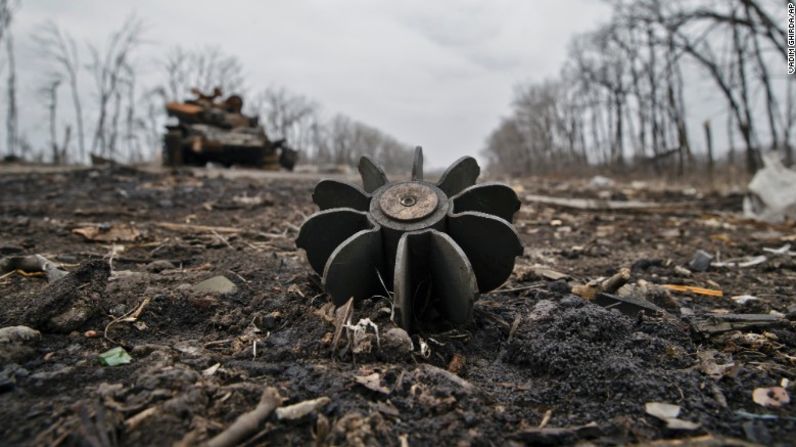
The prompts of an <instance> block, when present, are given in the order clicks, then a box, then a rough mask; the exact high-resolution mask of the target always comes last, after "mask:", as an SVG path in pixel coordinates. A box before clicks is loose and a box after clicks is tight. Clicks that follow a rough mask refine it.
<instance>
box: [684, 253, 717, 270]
mask: <svg viewBox="0 0 796 447" xmlns="http://www.w3.org/2000/svg"><path fill="white" fill-rule="evenodd" d="M712 261H713V255H711V254H710V253H708V252H706V251H704V250H697V251H696V252H695V253H694V256H693V257H692V258H691V261H690V262H689V263H688V267H689V268H690V269H691V270H692V271H694V272H704V271H707V269H709V268H710V263H711V262H712Z"/></svg>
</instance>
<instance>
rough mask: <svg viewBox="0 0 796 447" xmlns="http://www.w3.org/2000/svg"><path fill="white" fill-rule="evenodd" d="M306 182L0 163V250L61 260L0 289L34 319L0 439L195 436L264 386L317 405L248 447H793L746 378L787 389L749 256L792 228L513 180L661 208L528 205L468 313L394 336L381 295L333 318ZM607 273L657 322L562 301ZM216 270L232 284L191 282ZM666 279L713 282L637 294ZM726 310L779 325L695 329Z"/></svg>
mask: <svg viewBox="0 0 796 447" xmlns="http://www.w3.org/2000/svg"><path fill="white" fill-rule="evenodd" d="M314 183H315V182H314V181H313V180H310V179H306V178H303V179H289V178H283V177H279V178H267V177H266V178H246V177H245V176H236V178H227V179H224V178H208V177H201V176H196V175H193V174H191V173H185V172H183V173H152V172H149V173H145V172H141V171H137V170H133V169H123V168H103V169H90V170H80V171H64V172H55V173H47V172H29V173H26V172H13V173H10V172H6V173H4V174H0V191H2V194H0V258H3V257H9V256H23V255H33V254H39V255H42V256H44V257H45V258H47V259H49V260H50V261H52V262H53V263H55V264H56V265H58V266H59V268H60V269H62V270H64V271H65V272H67V273H68V275H67V276H65V277H64V278H62V279H60V280H57V281H53V282H50V283H48V279H47V275H45V274H43V273H41V274H35V273H33V274H31V273H29V272H28V273H27V274H23V273H24V272H16V271H11V272H8V273H6V274H4V275H2V278H1V279H0V309H2V310H0V327H7V326H16V325H25V326H28V327H30V328H32V329H35V330H38V331H39V332H40V335H38V334H33V335H30V334H29V335H27V336H26V335H24V334H23V335H20V336H18V337H16V339H14V340H10V341H2V340H0V357H2V358H0V360H2V371H0V421H2V423H1V424H0V444H3V445H32V444H35V445H91V446H99V445H197V444H202V443H203V442H205V441H207V440H208V439H211V438H213V437H214V436H216V435H217V434H219V433H221V432H222V431H224V430H225V429H226V428H227V427H229V426H230V424H232V423H233V422H234V421H235V420H236V418H237V417H238V416H240V415H241V414H243V413H245V412H248V411H251V410H253V409H254V408H255V407H256V406H257V404H258V402H259V400H260V396H261V395H262V394H263V391H264V390H265V389H266V388H268V387H274V388H276V390H278V393H279V395H280V396H281V397H282V399H283V403H282V406H288V405H291V404H295V403H300V402H303V401H305V400H309V399H317V398H322V397H328V398H329V400H328V402H327V401H325V400H324V401H321V403H320V404H319V406H318V407H317V408H315V409H314V410H312V411H310V412H309V413H308V414H306V415H304V416H302V417H298V418H296V419H288V418H282V419H280V418H278V417H277V416H276V415H273V414H272V415H270V416H269V417H268V418H267V419H266V421H265V422H264V423H263V424H261V425H260V426H259V427H257V430H256V431H255V432H253V433H250V434H249V435H248V436H247V438H246V440H245V441H244V445H306V444H314V445H453V444H456V445H507V444H509V445H510V444H516V445H522V444H534V445H535V444H575V443H578V442H591V443H593V444H597V445H611V444H633V443H645V442H649V441H653V440H658V441H660V442H661V443H662V445H673V444H669V443H668V442H669V440H674V439H683V438H688V439H690V440H691V442H696V440H699V441H700V442H703V443H705V444H703V445H746V444H744V442H748V443H757V444H766V445H794V444H796V443H795V442H794V440H795V439H796V402H793V401H791V402H789V403H785V404H783V405H781V406H771V405H770V406H762V405H760V404H759V403H757V402H755V401H754V400H753V391H754V390H755V389H756V388H769V387H778V386H783V385H784V389H785V393H787V394H788V395H789V397H790V399H791V400H794V399H796V391H794V388H793V386H792V385H791V383H792V382H793V380H796V349H795V348H796V332H795V331H794V325H793V323H792V320H793V318H794V315H796V306H794V303H796V300H794V297H796V258H794V257H793V256H792V254H790V253H789V251H788V250H787V249H786V250H784V252H783V251H781V252H780V253H779V254H775V253H771V252H770V251H766V250H765V249H766V248H773V249H776V248H779V247H782V246H783V245H785V244H788V243H791V244H793V245H794V246H796V227H794V226H793V225H792V224H791V225H787V224H786V225H765V224H760V223H755V222H752V221H748V220H744V219H742V218H740V217H739V211H740V197H739V196H738V195H737V194H717V193H701V192H699V191H695V190H690V189H684V188H674V187H666V186H665V185H664V186H661V185H657V186H656V185H649V184H639V183H635V184H632V185H631V184H617V185H614V186H611V187H609V188H607V189H603V190H595V189H594V188H592V187H591V186H589V184H588V183H587V182H583V181H554V180H550V179H528V180H524V181H518V180H511V181H510V183H511V184H512V186H514V187H515V190H517V191H518V193H519V196H520V197H521V198H522V197H524V196H525V195H527V194H547V195H555V196H558V197H609V196H610V197H611V198H613V199H628V198H631V199H640V200H646V201H656V202H662V203H664V202H665V203H667V204H668V205H669V206H667V207H666V208H664V209H661V210H656V211H629V212H622V211H600V210H588V211H583V210H573V209H567V208H563V207H559V206H548V205H540V204H537V203H527V202H526V203H524V204H523V208H522V209H521V211H520V212H519V214H518V216H517V221H516V227H517V229H518V232H519V233H520V235H521V237H522V239H523V243H524V246H525V254H524V255H523V256H522V257H521V258H518V261H517V265H516V268H515V272H514V274H513V275H512V277H511V278H510V279H509V281H508V282H507V283H506V284H505V285H504V286H502V287H501V289H499V290H497V291H495V292H492V293H490V294H487V295H484V296H482V297H481V299H480V300H479V301H478V302H477V304H476V311H475V318H474V321H473V322H472V324H470V325H469V326H467V327H464V328H458V329H455V330H447V331H444V332H441V333H421V334H415V335H414V336H413V337H412V341H411V343H409V344H407V340H406V339H405V338H403V337H402V334H401V333H400V331H395V330H393V331H391V329H393V328H395V327H396V325H395V324H394V323H393V322H392V321H391V318H390V315H391V312H390V301H389V299H388V298H380V297H374V298H373V299H371V300H366V301H364V302H359V303H355V304H354V307H353V315H352V317H351V322H352V323H356V322H358V321H360V320H361V319H365V318H369V319H370V321H372V322H373V323H374V325H375V326H376V327H377V328H378V336H377V334H376V333H375V330H374V328H373V326H368V325H362V326H361V328H360V330H359V332H355V331H353V330H351V329H345V328H342V327H340V324H339V323H340V321H342V318H343V317H344V316H345V315H343V313H342V312H341V311H338V312H335V309H334V308H333V306H332V305H331V303H330V301H329V298H328V297H327V296H326V295H325V294H324V293H323V290H322V289H321V288H320V285H319V278H317V276H314V275H313V274H312V273H311V269H310V268H309V266H308V265H307V264H306V262H305V259H304V254H303V252H301V251H298V250H296V248H295V245H294V239H295V237H296V234H297V228H298V226H299V225H301V223H302V221H303V220H304V219H305V218H306V216H309V215H310V214H311V213H313V212H314V211H315V207H314V205H313V204H312V203H311V199H310V197H311V192H312V188H313V186H314ZM75 230H78V231H77V232H76V231H75ZM92 239H93V240H92ZM698 249H702V250H705V251H707V252H709V253H712V254H713V255H714V256H715V255H717V254H718V255H719V256H720V259H719V258H716V259H714V261H722V260H727V259H731V258H739V257H745V256H759V255H766V256H767V257H766V259H765V261H764V262H760V263H758V264H756V265H752V266H749V267H738V266H736V265H730V266H723V267H715V266H713V267H710V268H709V269H708V270H707V271H704V272H700V271H692V270H689V265H688V264H689V261H691V259H692V257H693V255H694V252H695V251H696V250H698ZM540 266H544V267H545V268H546V269H549V270H553V271H554V272H553V273H552V274H551V272H550V271H549V270H541V269H540ZM624 267H626V268H628V269H629V271H630V279H629V283H630V284H631V285H634V286H636V287H637V288H636V289H634V291H633V292H631V294H634V295H636V296H638V297H640V298H647V299H650V300H651V301H654V302H655V303H656V304H657V305H659V306H662V307H664V308H665V309H666V312H665V313H659V312H640V313H639V312H629V313H628V312H626V311H624V310H623V309H620V308H617V307H610V306H609V307H605V306H604V305H598V304H595V303H594V302H590V301H589V300H588V299H585V298H583V297H582V296H578V295H576V294H574V293H572V292H573V287H575V288H576V289H577V286H578V285H583V284H586V283H588V282H589V281H591V280H595V279H597V278H600V277H610V276H611V275H614V274H616V273H617V272H620V271H621V270H620V269H622V268H624ZM555 273H560V274H562V275H556V274H555ZM216 276H224V277H225V278H227V279H228V280H229V281H231V283H232V285H230V284H224V285H223V286H224V287H223V288H222V289H220V290H208V289H204V290H203V289H201V288H197V287H196V285H197V284H198V283H200V282H202V281H204V280H206V279H209V278H213V277H216ZM664 284H674V285H686V286H697V287H703V288H707V289H711V290H721V291H722V294H723V296H721V297H717V296H708V295H704V294H700V293H693V292H673V291H666V290H662V289H660V288H657V287H655V286H659V285H664ZM650 290H654V293H653V292H650ZM743 295H749V296H752V297H754V298H738V297H740V296H743ZM727 313H734V314H749V313H753V314H769V315H772V314H773V315H774V316H779V319H778V320H777V321H776V322H775V323H774V324H761V325H756V326H754V325H753V326H747V327H743V328H740V329H738V328H733V327H729V328H725V329H723V330H720V331H719V330H717V331H715V332H712V333H711V332H706V331H705V330H704V326H698V325H697V324H696V322H698V321H703V322H704V321H705V319H704V318H705V316H706V315H708V314H713V315H722V314H727ZM774 318H776V317H774ZM698 327H702V329H698ZM336 335H340V339H341V340H340V341H339V342H338V344H337V346H336V347H335V346H334V342H335V341H336V340H335V338H336V337H335V336H336ZM12 338H13V337H12ZM118 346H121V347H123V348H124V349H125V350H126V352H127V353H129V355H130V357H131V358H132V360H131V361H130V362H129V363H126V364H120V365H117V366H103V365H102V364H101V363H100V361H99V357H98V356H99V354H101V353H103V352H105V351H107V350H109V349H111V348H114V347H118ZM649 402H661V403H669V404H674V405H677V406H679V407H680V408H681V411H680V413H679V415H678V419H680V420H682V421H688V422H691V423H693V424H688V426H687V427H682V426H681V427H679V428H676V427H674V428H672V427H667V423H666V422H664V421H662V420H659V419H657V418H656V417H653V416H651V415H649V414H647V413H646V412H645V404H647V403H649ZM540 426H542V427H543V428H540Z"/></svg>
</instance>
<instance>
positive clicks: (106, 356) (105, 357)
mask: <svg viewBox="0 0 796 447" xmlns="http://www.w3.org/2000/svg"><path fill="white" fill-rule="evenodd" d="M99 361H100V363H101V364H102V365H104V366H117V365H126V364H128V363H130V362H132V361H133V358H132V357H130V354H128V353H127V351H125V350H124V348H123V347H121V346H117V347H115V348H111V349H109V350H107V351H105V352H103V353H102V354H100V355H99Z"/></svg>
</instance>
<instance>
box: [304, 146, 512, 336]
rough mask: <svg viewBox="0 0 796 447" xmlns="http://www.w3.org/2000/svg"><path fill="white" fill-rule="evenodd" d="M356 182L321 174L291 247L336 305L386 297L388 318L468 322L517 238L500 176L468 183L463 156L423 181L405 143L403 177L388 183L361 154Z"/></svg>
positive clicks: (418, 158)
mask: <svg viewBox="0 0 796 447" xmlns="http://www.w3.org/2000/svg"><path fill="white" fill-rule="evenodd" d="M359 172H360V174H361V175H362V184H363V186H364V189H361V188H359V187H358V186H355V185H352V184H349V183H344V182H338V181H335V180H323V181H321V182H320V183H318V185H317V186H316V187H315V192H314V194H313V200H314V201H315V203H316V204H317V205H318V206H319V207H320V209H321V210H320V212H318V213H316V214H314V215H312V216H310V218H308V219H307V221H305V222H304V224H303V225H302V227H301V231H300V232H299V235H298V238H297V240H296V245H297V246H298V247H300V248H303V249H304V250H306V252H307V259H308V261H309V263H310V265H311V266H312V268H313V269H314V270H315V271H316V272H317V273H318V274H319V275H321V276H322V279H323V285H324V287H325V288H326V291H327V292H328V293H329V294H330V295H331V296H332V300H333V301H334V303H335V304H336V305H338V306H340V305H342V304H345V303H346V302H347V301H348V300H349V299H350V298H351V297H353V298H355V299H363V298H367V297H371V296H373V295H384V294H389V295H391V298H392V302H393V303H394V305H395V310H396V321H397V322H398V323H399V324H400V325H401V326H402V327H403V328H405V329H407V330H409V331H411V330H412V329H413V328H414V327H415V326H417V324H418V323H421V324H425V323H432V322H438V321H440V320H442V321H445V322H447V323H450V324H454V325H461V324H465V323H467V322H469V321H470V320H471V319H472V314H473V302H474V301H475V300H476V299H477V298H478V296H479V293H483V292H487V291H489V290H492V289H494V288H496V287H498V286H500V285H501V284H502V283H503V282H504V281H505V280H506V279H507V278H508V277H509V275H510V274H511V272H512V269H513V267H514V258H515V257H516V256H519V255H521V254H522V251H523V249H522V244H521V242H520V239H519V237H518V235H517V232H516V231H515V230H514V227H513V226H512V224H511V223H512V221H513V219H514V214H515V213H516V212H517V210H519V208H520V201H519V199H518V198H517V194H516V193H515V192H514V190H513V189H511V188H510V187H508V186H506V185H503V184H500V183H482V184H479V185H476V184H475V181H476V178H477V177H478V175H479V173H480V168H479V167H478V163H477V162H476V161H475V159H473V158H472V157H463V158H461V159H459V160H458V161H456V162H455V163H454V164H453V165H452V166H451V167H449V168H448V170H447V171H445V173H444V174H443V175H442V177H441V178H440V180H439V182H437V183H431V182H427V181H424V180H423V153H422V149H421V148H420V147H418V148H417V149H416V151H415V161H414V167H413V169H412V177H411V180H409V181H397V182H390V181H389V180H388V179H387V176H386V175H385V173H384V171H382V170H381V169H380V168H379V167H378V166H376V165H375V164H374V163H373V162H372V161H371V160H370V159H369V158H367V157H362V159H361V160H360V164H359Z"/></svg>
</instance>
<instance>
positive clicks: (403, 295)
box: [392, 233, 415, 331]
mask: <svg viewBox="0 0 796 447" xmlns="http://www.w3.org/2000/svg"><path fill="white" fill-rule="evenodd" d="M411 237H412V235H411V234H409V233H404V234H403V235H402V236H401V239H400V240H398V249H397V251H396V253H395V269H394V271H393V286H392V287H393V293H394V298H395V310H396V312H397V321H398V324H399V325H400V326H401V327H402V328H404V329H406V330H407V331H411V330H412V326H413V323H414V306H413V304H414V293H415V290H414V289H415V287H413V285H412V279H413V277H412V265H411V264H410V262H411V260H412V254H411V251H410V244H411V242H410V238H411Z"/></svg>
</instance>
